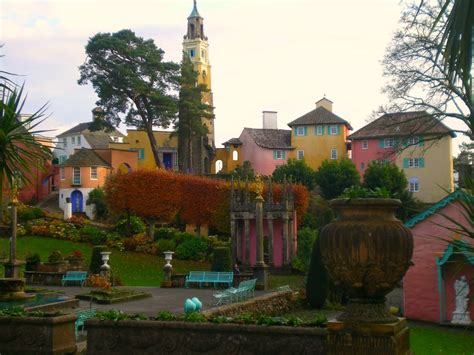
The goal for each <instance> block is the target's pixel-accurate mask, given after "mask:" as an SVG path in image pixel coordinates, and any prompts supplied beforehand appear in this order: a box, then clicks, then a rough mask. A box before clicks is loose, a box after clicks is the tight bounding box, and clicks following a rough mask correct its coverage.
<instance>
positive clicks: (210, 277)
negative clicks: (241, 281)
mask: <svg viewBox="0 0 474 355" xmlns="http://www.w3.org/2000/svg"><path fill="white" fill-rule="evenodd" d="M233 281H234V273H233V272H220V271H190V272H189V275H188V276H186V281H185V282H184V285H185V287H186V288H187V287H189V284H190V283H194V282H195V283H199V287H202V284H203V283H207V282H208V283H213V284H214V287H216V285H217V284H220V283H223V284H226V285H227V286H229V287H230V286H231V285H232V282H233Z"/></svg>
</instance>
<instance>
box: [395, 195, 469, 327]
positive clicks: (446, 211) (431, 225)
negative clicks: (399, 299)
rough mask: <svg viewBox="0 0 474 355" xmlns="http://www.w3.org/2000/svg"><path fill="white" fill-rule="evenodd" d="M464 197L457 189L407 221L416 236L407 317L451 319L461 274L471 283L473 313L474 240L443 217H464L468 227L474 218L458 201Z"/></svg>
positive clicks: (405, 289) (405, 282) (408, 281)
mask: <svg viewBox="0 0 474 355" xmlns="http://www.w3.org/2000/svg"><path fill="white" fill-rule="evenodd" d="M465 197H466V195H465V193H464V192H463V191H461V190H457V191H455V192H454V193H452V194H450V195H448V196H447V197H445V198H444V199H443V200H441V201H439V202H438V203H436V204H435V205H433V206H432V207H430V208H428V209H426V210H425V211H423V212H422V213H420V214H418V215H417V216H415V217H414V218H412V219H411V220H410V221H408V222H406V223H405V226H407V227H408V228H410V229H411V231H412V233H413V238H414V251H413V259H412V260H413V263H414V265H413V266H412V267H410V269H409V270H408V272H407V273H406V275H405V278H404V279H403V292H404V309H405V317H406V318H409V319H417V320H423V321H429V322H435V323H450V322H451V320H452V316H453V312H454V309H455V291H454V282H455V281H456V280H459V279H461V277H462V276H465V277H466V279H467V282H468V284H469V286H470V294H469V295H468V297H469V299H470V300H471V302H469V303H468V305H469V306H468V307H469V308H468V309H469V310H470V314H471V317H472V316H473V315H474V302H472V299H473V296H474V253H473V252H472V249H471V251H469V246H470V247H471V248H474V241H473V240H462V239H461V236H459V235H457V234H456V233H454V232H452V231H450V230H448V229H446V227H453V226H454V225H453V223H451V222H450V221H449V220H448V219H447V218H445V217H444V216H448V218H451V219H453V220H455V221H459V222H461V221H464V222H465V225H466V227H467V228H469V227H468V226H469V225H470V223H472V221H466V219H465V217H464V216H463V215H462V209H461V208H460V207H459V202H458V201H459V200H460V199H462V198H465ZM471 198H472V197H471ZM442 226H444V227H442Z"/></svg>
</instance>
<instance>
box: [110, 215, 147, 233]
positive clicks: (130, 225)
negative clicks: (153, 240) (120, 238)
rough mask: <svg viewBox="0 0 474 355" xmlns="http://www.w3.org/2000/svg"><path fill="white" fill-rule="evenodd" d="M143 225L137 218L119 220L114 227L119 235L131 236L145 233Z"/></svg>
mask: <svg viewBox="0 0 474 355" xmlns="http://www.w3.org/2000/svg"><path fill="white" fill-rule="evenodd" d="M145 228H146V226H145V223H144V222H143V221H142V220H141V219H140V217H137V216H130V218H128V217H125V218H122V219H120V220H119V221H118V222H117V224H116V225H115V230H116V231H117V232H118V233H120V234H121V235H125V236H132V235H135V234H140V233H143V232H145Z"/></svg>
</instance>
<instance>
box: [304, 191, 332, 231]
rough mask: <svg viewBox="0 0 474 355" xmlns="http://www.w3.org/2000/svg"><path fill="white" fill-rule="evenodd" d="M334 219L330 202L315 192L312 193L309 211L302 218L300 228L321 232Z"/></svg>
mask: <svg viewBox="0 0 474 355" xmlns="http://www.w3.org/2000/svg"><path fill="white" fill-rule="evenodd" d="M333 219H334V211H333V209H332V208H331V206H329V202H328V201H327V200H326V199H324V198H322V197H321V196H319V195H318V194H317V193H315V191H311V195H310V199H309V206H308V210H307V212H306V213H305V214H304V216H303V218H302V221H301V225H300V228H305V227H306V228H311V229H316V230H320V229H321V228H322V227H324V226H325V225H326V224H328V223H330V222H331V221H332V220H333Z"/></svg>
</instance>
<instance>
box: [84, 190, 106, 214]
mask: <svg viewBox="0 0 474 355" xmlns="http://www.w3.org/2000/svg"><path fill="white" fill-rule="evenodd" d="M87 204H88V205H91V204H95V212H96V217H97V218H98V219H103V218H105V217H107V213H108V211H107V204H106V202H105V193H104V189H102V188H101V187H96V188H95V189H93V190H92V191H91V192H89V198H88V200H87Z"/></svg>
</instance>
